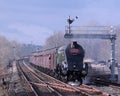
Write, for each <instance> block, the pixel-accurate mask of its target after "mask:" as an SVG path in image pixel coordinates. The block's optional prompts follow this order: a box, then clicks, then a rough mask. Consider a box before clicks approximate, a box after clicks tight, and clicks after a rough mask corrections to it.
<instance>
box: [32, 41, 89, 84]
mask: <svg viewBox="0 0 120 96" xmlns="http://www.w3.org/2000/svg"><path fill="white" fill-rule="evenodd" d="M84 55H85V51H84V49H83V48H82V46H81V45H79V44H78V43H77V42H76V41H74V42H72V43H71V44H68V45H67V46H62V47H59V48H58V49H57V50H56V49H51V50H45V51H42V52H37V53H33V54H31V55H30V62H31V63H32V64H33V65H36V66H39V67H42V68H44V69H46V70H47V69H49V70H53V71H54V73H55V77H57V78H59V79H61V80H64V81H65V82H67V83H69V84H71V85H80V84H82V82H83V78H84V77H85V76H86V75H87V74H88V65H87V63H83V59H84Z"/></svg>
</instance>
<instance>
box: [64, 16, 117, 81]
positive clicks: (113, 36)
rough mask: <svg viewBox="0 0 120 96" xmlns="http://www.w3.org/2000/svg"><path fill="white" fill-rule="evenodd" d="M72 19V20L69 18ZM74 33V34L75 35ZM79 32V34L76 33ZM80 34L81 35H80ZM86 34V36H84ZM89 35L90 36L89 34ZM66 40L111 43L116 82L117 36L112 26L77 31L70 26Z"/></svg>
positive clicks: (112, 75)
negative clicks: (91, 40) (77, 39)
mask: <svg viewBox="0 0 120 96" xmlns="http://www.w3.org/2000/svg"><path fill="white" fill-rule="evenodd" d="M69 19H70V18H69ZM73 32H74V33H73ZM76 32H77V33H76ZM78 32H79V33H78ZM83 32H85V33H86V34H82V33H83ZM90 32H94V33H97V32H109V33H108V34H102V33H100V34H93V33H92V34H90ZM87 33H89V34H87ZM64 37H65V38H66V39H71V38H88V39H104V40H110V41H111V52H110V53H111V78H110V79H111V81H115V40H116V34H115V30H114V29H113V27H110V26H78V27H76V28H75V30H71V26H70V24H69V26H68V27H66V33H65V35H64Z"/></svg>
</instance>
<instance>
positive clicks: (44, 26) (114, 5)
mask: <svg viewBox="0 0 120 96" xmlns="http://www.w3.org/2000/svg"><path fill="white" fill-rule="evenodd" d="M69 15H70V16H71V18H74V17H75V16H78V17H79V19H78V20H77V21H76V23H75V22H74V25H79V24H80V25H85V24H88V23H89V22H92V21H94V22H98V23H100V24H101V25H107V24H108V25H119V24H120V0H0V35H2V36H5V37H6V38H8V39H9V40H16V41H18V42H21V43H31V42H33V43H34V44H39V45H43V44H44V43H45V39H46V38H47V37H48V36H50V35H51V34H53V33H54V32H56V31H64V27H65V25H67V22H66V20H67V18H68V16H69Z"/></svg>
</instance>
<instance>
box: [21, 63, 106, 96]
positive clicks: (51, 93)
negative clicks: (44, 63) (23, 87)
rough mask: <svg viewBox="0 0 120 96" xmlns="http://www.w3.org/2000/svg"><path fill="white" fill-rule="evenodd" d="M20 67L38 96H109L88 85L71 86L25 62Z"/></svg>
mask: <svg viewBox="0 0 120 96" xmlns="http://www.w3.org/2000/svg"><path fill="white" fill-rule="evenodd" d="M20 67H21V69H22V70H23V72H24V75H25V76H26V78H27V80H28V82H29V83H30V84H31V86H32V87H33V88H34V89H35V91H36V93H37V94H38V95H37V96H41V95H42V96H108V94H106V93H105V92H102V91H100V90H97V89H95V88H92V87H89V86H87V85H81V86H70V85H68V84H66V83H63V82H61V81H59V80H57V79H55V78H53V77H51V76H49V75H46V74H44V73H42V72H40V71H38V70H36V69H35V68H33V67H32V66H30V65H28V64H25V62H23V63H22V64H20Z"/></svg>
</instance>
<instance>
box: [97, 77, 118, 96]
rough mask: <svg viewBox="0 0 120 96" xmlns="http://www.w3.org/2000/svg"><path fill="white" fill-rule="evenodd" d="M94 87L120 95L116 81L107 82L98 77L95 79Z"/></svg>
mask: <svg viewBox="0 0 120 96" xmlns="http://www.w3.org/2000/svg"><path fill="white" fill-rule="evenodd" d="M96 85H97V86H96ZM95 88H97V89H99V90H101V91H103V92H107V93H109V95H110V96H120V84H117V83H112V82H108V81H105V80H102V79H100V78H99V79H96V80H95Z"/></svg>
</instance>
